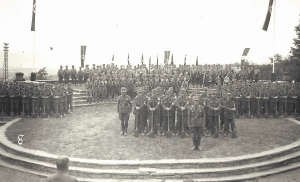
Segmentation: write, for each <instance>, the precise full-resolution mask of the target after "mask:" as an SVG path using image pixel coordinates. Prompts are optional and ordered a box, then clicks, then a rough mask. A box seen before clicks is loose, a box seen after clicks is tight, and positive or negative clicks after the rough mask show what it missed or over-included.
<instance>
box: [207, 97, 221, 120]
mask: <svg viewBox="0 0 300 182" xmlns="http://www.w3.org/2000/svg"><path fill="white" fill-rule="evenodd" d="M206 104H207V106H208V115H210V116H218V115H220V109H219V110H217V111H214V110H212V109H211V108H209V107H212V108H217V107H219V106H220V104H221V103H220V101H219V100H218V99H217V98H214V99H213V98H210V99H208V100H207V103H206Z"/></svg>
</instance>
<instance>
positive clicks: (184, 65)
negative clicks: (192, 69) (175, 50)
mask: <svg viewBox="0 0 300 182" xmlns="http://www.w3.org/2000/svg"><path fill="white" fill-rule="evenodd" d="M184 66H186V55H185V57H184Z"/></svg>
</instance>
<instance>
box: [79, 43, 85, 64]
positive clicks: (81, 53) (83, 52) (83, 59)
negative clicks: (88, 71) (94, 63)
mask: <svg viewBox="0 0 300 182" xmlns="http://www.w3.org/2000/svg"><path fill="white" fill-rule="evenodd" d="M85 53H86V46H81V52H80V59H81V67H82V68H84V61H85Z"/></svg>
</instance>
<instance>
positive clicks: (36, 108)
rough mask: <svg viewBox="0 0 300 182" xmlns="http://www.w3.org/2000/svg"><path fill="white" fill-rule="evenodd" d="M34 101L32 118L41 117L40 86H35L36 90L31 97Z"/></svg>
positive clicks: (34, 89)
mask: <svg viewBox="0 0 300 182" xmlns="http://www.w3.org/2000/svg"><path fill="white" fill-rule="evenodd" d="M31 101H32V112H33V114H31V116H32V117H36V116H37V117H39V116H40V102H41V93H40V89H39V88H38V84H34V88H33V91H32V95H31Z"/></svg>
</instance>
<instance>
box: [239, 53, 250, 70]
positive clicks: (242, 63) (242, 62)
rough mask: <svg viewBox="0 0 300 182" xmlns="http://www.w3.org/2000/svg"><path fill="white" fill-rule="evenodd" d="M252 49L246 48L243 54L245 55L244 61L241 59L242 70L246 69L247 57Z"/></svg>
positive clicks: (243, 56)
mask: <svg viewBox="0 0 300 182" xmlns="http://www.w3.org/2000/svg"><path fill="white" fill-rule="evenodd" d="M249 50H250V48H245V49H244V52H243V55H242V59H241V69H243V68H244V62H245V59H246V57H247V54H248V52H249Z"/></svg>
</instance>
